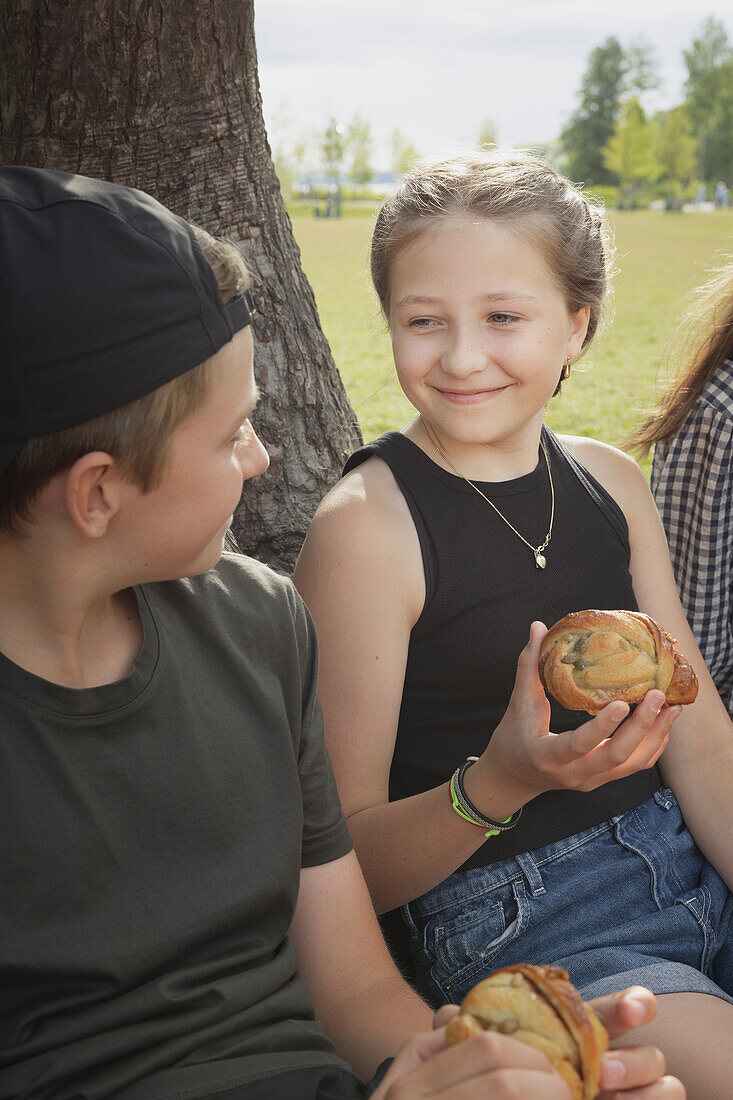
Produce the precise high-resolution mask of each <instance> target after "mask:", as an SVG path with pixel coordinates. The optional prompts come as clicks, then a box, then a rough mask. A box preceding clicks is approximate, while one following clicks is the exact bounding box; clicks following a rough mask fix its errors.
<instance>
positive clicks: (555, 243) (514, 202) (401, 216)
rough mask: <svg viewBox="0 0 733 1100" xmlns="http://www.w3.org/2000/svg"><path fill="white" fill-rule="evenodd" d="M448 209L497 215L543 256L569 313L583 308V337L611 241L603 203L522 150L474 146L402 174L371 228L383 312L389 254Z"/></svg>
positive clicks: (600, 293) (605, 275) (594, 322)
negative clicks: (472, 149)
mask: <svg viewBox="0 0 733 1100" xmlns="http://www.w3.org/2000/svg"><path fill="white" fill-rule="evenodd" d="M456 214H466V215H469V216H476V215H478V216H481V217H485V218H490V219H492V220H495V221H500V222H502V223H504V224H507V225H509V226H511V227H512V228H514V229H516V231H517V232H518V233H521V234H523V235H524V236H525V237H526V238H527V239H528V240H530V241H531V242H532V243H533V244H534V245H535V246H536V247H538V248H539V250H540V251H541V252H542V254H543V255H544V257H545V260H546V262H547V265H548V267H549V269H550V271H551V272H552V274H553V276H554V278H555V279H556V281H557V284H558V286H559V287H560V289H561V291H562V293H563V295H564V297H565V301H566V304H567V308H568V310H569V312H571V313H575V312H577V311H578V310H579V309H582V308H583V307H584V306H589V307H590V320H589V322H588V331H587V333H586V336H585V340H584V342H583V347H584V348H585V347H587V346H588V344H590V342H591V340H592V339H593V336H594V335H595V332H596V329H597V328H598V323H599V319H600V315H601V304H602V302H603V299H604V297H605V294H606V291H607V289H608V285H609V280H610V268H611V257H612V252H613V248H612V242H611V237H610V232H609V230H608V227H607V224H606V220H605V217H604V214H603V207H602V205H600V204H596V203H594V202H593V201H592V200H591V199H589V198H588V197H587V196H585V195H584V194H583V193H582V192H581V191H580V190H579V189H578V188H577V187H575V186H574V185H573V184H572V183H570V181H569V180H567V179H565V177H564V176H561V175H560V173H559V172H556V171H555V169H554V168H551V167H550V165H549V164H547V163H546V162H545V161H543V160H541V159H540V158H539V157H535V156H533V155H531V154H529V153H522V152H512V153H509V154H504V153H500V152H487V153H476V154H473V155H470V156H460V157H453V158H451V159H450V160H441V161H425V162H423V163H421V164H418V165H416V166H415V167H414V168H413V169H411V171H409V172H408V173H407V175H405V177H404V178H403V180H402V182H401V183H400V186H399V187H398V188H397V191H396V192H395V194H394V195H392V197H391V198H389V199H387V201H386V202H385V203H384V205H383V206H382V209H381V210H380V212H379V216H378V218H377V221H376V225H375V227H374V234H373V237H372V251H371V270H372V281H373V283H374V288H375V290H376V292H377V295H378V297H379V300H380V302H381V305H382V310H383V312H384V314H385V317H387V319H389V307H390V275H391V271H392V264H393V263H394V260H395V257H396V255H397V253H398V252H399V251H400V250H401V249H402V248H404V246H405V245H406V244H408V243H409V242H410V241H412V240H414V239H415V238H416V237H417V236H419V234H420V233H421V232H423V230H425V229H427V228H429V227H430V225H431V224H433V223H434V222H435V221H436V219H443V218H448V217H451V216H455V215H456Z"/></svg>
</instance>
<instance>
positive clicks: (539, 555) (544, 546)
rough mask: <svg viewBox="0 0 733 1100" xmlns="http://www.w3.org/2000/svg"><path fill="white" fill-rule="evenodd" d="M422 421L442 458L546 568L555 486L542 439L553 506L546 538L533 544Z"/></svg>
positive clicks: (426, 432)
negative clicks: (460, 466)
mask: <svg viewBox="0 0 733 1100" xmlns="http://www.w3.org/2000/svg"><path fill="white" fill-rule="evenodd" d="M420 423H421V425H422V427H423V430H424V432H425V434H426V436H427V437H428V439H429V440H430V442H431V443H432V445H433V447H435V449H436V451H437V452H438V454H439V455H440V456H441V458H442V459H443V460H444V461H445V462H447V463H448V465H449V466H450V468H451V470H453V472H454V473H455V474H458V476H459V477H462V478H463V480H464V481H465V482H467V483H468V484H469V485H470V486H471V488H472V489H474V490H475V491H476V492H477V493H478V495H479V496H480V497H483V499H484V500H485V501H486V503H487V504H489V505H490V506H491V507H492V508H493V509H494V511H495V512H496V514H497V516H499V518H500V519H503V520H504V523H505V524H506V525H507V527H509V528H511V530H512V531H513V532H514V534H515V535H516V536H517V538H518V539H521V540H522V542H523V543H524V545H525V546H528V547H529V548H530V550H531V551H532V553H533V554H534V561H535V565H536V566H537V568H538V569H544V568H545V566H546V565H547V558H546V557H545V555H544V554H543V553H542V551H543V550H546V549H547V547H548V545H549V542H550V539H551V538H552V524H553V523H554V520H555V486H554V485H553V484H552V470H551V469H550V460H549V458H548V457H547V451H546V450H545V445H544V443H543V442H542V439H540V447H541V448H542V453H543V455H544V456H545V465H546V466H547V476H548V478H549V479H550V499H551V501H552V505H551V508H550V526H549V527H548V528H547V534H546V535H545V538H544V540H543V541H542V542H541V543H540V544H539V546H533V545H532V543H531V542H530V541H529V540H528V539H526V538H525V537H524V535H522V534H520V533H519V531H517V529H516V527H515V526H514V524H512V523H510V522H509V520H508V519H507V518H506V516H505V515H504V514H503V512H500V511H499V509H498V508H497V507H496V505H495V504H494V502H493V500H489V498H488V497H487V496H486V493H482V492H481V490H480V489H479V487H478V485H475V484H474V483H473V481H471V480H470V478H467V477H466V475H465V474H463V473H461V471H460V470H459V469H458V467H457V466H455V465H454V464H453V463H452V462H451V460H450V459H449V458H448V455H447V454H446V453H445V451H444V450H443V448H442V446H441V445H440V443H439V442H438V440H437V437H436V436H435V435H434V434H433V430H432V428H429V427H428V424H427V421H426V420H424V419H423V417H422V416H421V417H420Z"/></svg>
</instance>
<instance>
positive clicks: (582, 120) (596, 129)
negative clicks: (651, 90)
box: [560, 37, 627, 185]
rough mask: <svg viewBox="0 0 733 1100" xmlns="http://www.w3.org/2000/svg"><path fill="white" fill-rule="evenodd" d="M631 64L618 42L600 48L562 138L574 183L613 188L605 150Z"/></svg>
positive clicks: (590, 61)
mask: <svg viewBox="0 0 733 1100" xmlns="http://www.w3.org/2000/svg"><path fill="white" fill-rule="evenodd" d="M626 70H627V61H626V57H625V54H624V51H623V49H622V48H621V43H620V42H619V41H618V39H617V38H613V37H612V38H607V39H606V41H605V42H604V43H603V45H601V46H596V48H595V49H594V50H593V52H592V53H591V55H590V58H589V59H588V66H587V68H586V71H585V75H584V76H583V81H582V84H581V87H580V93H579V95H580V103H579V104H578V107H577V108H576V110H575V111H574V112H573V114H572V115H571V116H570V120H569V122H568V124H567V126H566V127H565V128H564V129H563V131H562V134H561V135H560V140H561V142H562V146H563V150H564V152H565V157H566V161H565V170H566V172H567V173H568V175H569V176H570V178H571V179H573V180H575V181H577V182H582V183H586V184H589V185H594V184H610V183H612V182H613V173H612V172H611V171H610V170H609V169H608V167H607V166H606V164H605V162H604V159H603V153H602V152H601V150H602V149H603V147H604V146H605V145H607V144H608V142H609V141H610V139H611V135H612V134H613V131H614V127H615V125H616V116H617V113H618V108H619V103H620V100H621V96H622V94H623V89H624V77H625V75H626Z"/></svg>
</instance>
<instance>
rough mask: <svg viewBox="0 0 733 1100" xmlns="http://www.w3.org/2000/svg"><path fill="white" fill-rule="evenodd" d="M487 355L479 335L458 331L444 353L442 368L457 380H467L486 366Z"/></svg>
mask: <svg viewBox="0 0 733 1100" xmlns="http://www.w3.org/2000/svg"><path fill="white" fill-rule="evenodd" d="M486 360H487V354H486V350H485V349H484V347H483V344H482V340H481V336H480V334H479V333H475V332H470V331H458V332H455V333H454V334H453V336H452V339H451V341H450V343H449V345H448V347H446V348H445V350H444V351H443V355H442V356H441V366H442V367H443V369H444V370H445V371H446V373H448V374H452V375H454V376H455V377H456V378H467V377H468V376H469V375H471V374H475V373H476V371H480V370H483V369H484V367H485V366H486Z"/></svg>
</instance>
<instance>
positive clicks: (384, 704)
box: [294, 459, 671, 913]
mask: <svg viewBox="0 0 733 1100" xmlns="http://www.w3.org/2000/svg"><path fill="white" fill-rule="evenodd" d="M294 580H295V583H296V585H297V587H298V588H299V590H300V592H301V593H302V595H303V597H304V598H305V600H306V603H307V604H308V606H309V608H310V610H311V613H312V614H313V617H314V619H315V623H316V628H317V630H318V636H319V646H320V671H319V677H318V692H319V696H320V698H321V703H322V705H323V709H324V714H325V723H326V742H327V745H328V749H329V752H330V754H331V759H332V762H333V767H334V771H335V773H336V779H337V782H338V786H339V793H340V795H341V800H342V803H343V807H344V812H345V814H346V817H347V819H348V822H349V828H350V829H351V833H352V836H353V838H354V844H355V847H356V851H357V855H358V857H359V861H360V863H361V865H362V869H363V871H364V876H365V878H366V881H367V883H368V886H369V890H370V892H371V895H372V901H373V903H374V906H375V908H376V910H377V912H378V913H382V912H386V911H387V910H389V909H393V908H395V907H396V906H397V905H401V904H403V903H404V902H406V901H410V900H412V899H413V898H415V897H418V896H419V895H420V894H423V893H425V891H427V890H429V889H432V887H433V886H435V885H437V883H439V882H442V881H443V879H445V878H446V877H447V876H448V875H449V874H451V873H452V872H453V871H455V870H456V868H458V867H460V865H461V864H462V863H463V862H464V861H465V860H466V859H468V857H469V856H470V855H471V854H472V853H473V852H474V851H475V850H476V849H477V848H478V847H479V846H480V845H481V844H483V843H484V840H485V837H484V831H483V830H482V829H480V828H477V827H476V826H474V825H471V824H470V823H468V822H466V821H464V820H462V819H461V818H460V817H459V816H458V815H457V814H456V813H455V812H454V810H453V808H452V805H451V800H450V794H449V780H450V775H446V777H445V782H444V783H442V784H441V785H440V786H438V787H435V788H433V789H432V790H429V791H426V792H424V793H422V794H419V795H415V796H413V797H411V798H406V799H402V800H400V801H398V802H392V803H390V802H389V791H388V783H389V772H390V767H391V763H392V756H393V753H394V746H395V737H396V732H397V723H398V718H399V712H400V704H401V699H402V689H403V683H404V676H405V667H406V662H407V652H408V646H409V640H410V631H411V629H412V626H413V624H414V623H415V622H416V621H417V619H418V617H419V615H420V612H421V610H422V607H423V604H424V601H425V582H424V574H423V565H422V557H421V552H420V546H419V542H418V538H417V533H416V531H415V527H414V524H413V522H412V518H411V516H410V513H409V510H408V508H407V505H406V503H405V500H404V498H403V496H402V494H401V492H400V491H399V489H398V487H397V485H396V483H395V482H394V479H393V477H392V474H391V472H390V471H389V469H388V467H387V466H386V464H384V463H383V462H382V461H381V460H378V459H372V460H369V462H367V463H365V464H364V465H363V466H362V467H359V469H357V470H355V471H354V472H353V473H352V474H350V475H349V476H348V477H347V478H345V479H344V480H343V481H342V482H340V483H339V484H338V485H337V486H336V488H335V489H334V490H332V492H331V493H330V494H329V495H328V496H327V497H326V499H325V501H324V502H323V503H322V505H321V507H320V508H319V510H318V512H317V514H316V516H315V518H314V520H313V523H312V525H311V529H310V531H309V533H308V537H307V539H306V541H305V543H304V546H303V550H302V552H301V556H300V559H299V561H298V565H297V568H296V571H295V576H294ZM543 636H544V631H543V629H542V628H541V626H537V627H536V628H535V629H534V630H533V634H532V640H531V642H530V644H529V645H528V646H527V648H526V649H525V650H524V651H523V654H522V656H521V658H520V662H519V667H518V674H517V684H516V686H515V690H514V693H513V695H512V698H511V701H510V703H509V706H508V709H507V713H506V715H505V717H504V718H503V719H502V722H501V723H500V725H499V726H498V727H497V729H496V731H495V732H494V735H493V737H492V738H491V741H490V743H489V746H488V748H487V750H486V751H485V752H484V754H483V755H482V757H481V759H480V761H479V763H478V764H476V765H475V766H474V767H473V768H471V769H470V771H469V772H468V773H467V775H466V788H467V791H468V794H469V797H470V798H471V799H472V801H473V802H474V803H475V804H476V805H477V806H478V807H479V809H480V810H481V811H482V813H483V814H484V815H485V816H487V817H489V818H492V819H494V820H504V819H505V818H508V817H509V816H510V815H511V814H512V813H514V812H515V811H516V810H517V809H519V807H520V806H522V805H524V803H526V802H528V801H529V800H530V799H531V798H534V797H535V796H536V795H537V794H539V793H540V792H541V791H543V790H548V789H551V788H563V787H565V788H576V789H581V790H591V789H593V788H594V787H597V786H600V785H601V784H602V783H606V782H608V781H609V780H611V779H616V778H621V777H622V776H624V775H629V774H631V773H632V772H634V771H637V770H638V769H639V768H643V767H648V766H650V764H651V763H653V762H654V761H655V760H656V758H657V755H658V754H659V752H660V751H661V749H662V747H663V744H664V739H665V737H666V735H667V732H668V729H669V725H670V722H671V715H670V712H669V710H668V708H664V709H663V710H662V712H661V713H660V714H658V711H659V707H660V706H661V702H662V701H663V697H662V696H661V693H659V692H656V693H655V692H652V693H650V695H649V696H648V697H647V700H645V702H644V703H643V704H642V705H640V706H639V707H637V709H636V712H635V714H634V716H633V718H631V719H629V720H628V721H627V722H624V724H623V726H622V727H621V728H620V729H619V731H618V734H617V735H616V737H614V738H613V739H611V740H609V738H610V735H611V734H612V733H613V732H614V730H616V728H617V726H618V725H619V722H621V721H623V719H624V718H625V717H626V715H627V714H628V709H629V708H628V707H627V706H626V705H625V704H622V703H614V704H611V705H610V706H609V707H607V708H606V709H605V710H604V711H603V712H601V714H600V715H598V716H597V717H596V718H594V719H592V720H591V721H589V722H586V723H585V724H584V725H583V726H581V727H580V728H579V729H577V730H573V731H569V732H568V733H564V734H560V735H558V736H555V735H552V734H550V733H549V729H548V723H549V716H550V707H549V704H548V702H547V699H546V697H545V694H544V692H543V690H542V686H541V684H540V681H539V677H538V675H537V658H538V654H539V646H540V643H541V640H542V637H543ZM486 738H487V740H488V731H487V732H486ZM460 763H462V761H460V760H457V761H456V765H458V764H460Z"/></svg>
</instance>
